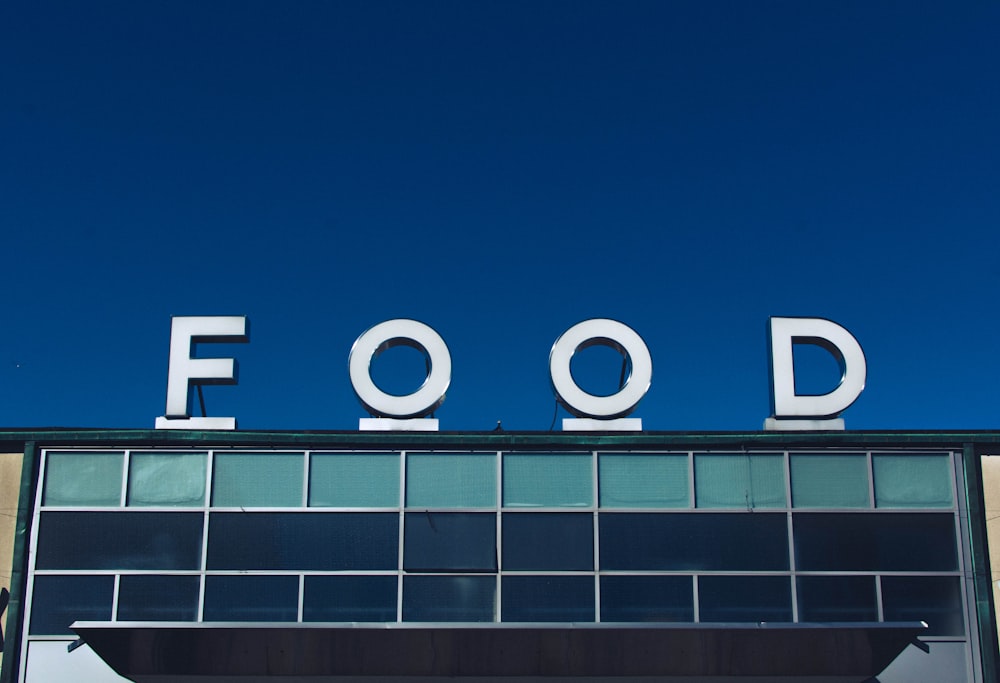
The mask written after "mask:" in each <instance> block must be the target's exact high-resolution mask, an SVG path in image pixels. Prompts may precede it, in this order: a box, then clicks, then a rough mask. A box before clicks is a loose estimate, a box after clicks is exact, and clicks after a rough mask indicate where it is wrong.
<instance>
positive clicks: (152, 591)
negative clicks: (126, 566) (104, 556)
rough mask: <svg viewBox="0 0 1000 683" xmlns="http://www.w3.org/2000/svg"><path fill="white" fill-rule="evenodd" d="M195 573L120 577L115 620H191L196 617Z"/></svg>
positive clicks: (196, 578)
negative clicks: (187, 574) (191, 574)
mask: <svg viewBox="0 0 1000 683" xmlns="http://www.w3.org/2000/svg"><path fill="white" fill-rule="evenodd" d="M200 585H201V580H200V579H199V578H198V577H197V576H138V575H128V574H126V575H125V576H122V577H121V580H120V582H119V584H118V620H119V621H195V620H196V619H197V618H198V588H199V586H200Z"/></svg>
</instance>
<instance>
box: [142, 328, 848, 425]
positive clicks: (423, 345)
mask: <svg viewBox="0 0 1000 683" xmlns="http://www.w3.org/2000/svg"><path fill="white" fill-rule="evenodd" d="M248 341H249V333H248V323H247V319H246V317H245V316H194V317H188V316H178V317H174V318H173V319H172V326H171V333H170V362H169V366H168V370H167V408H166V414H165V415H164V416H163V417H158V418H156V428H157V429H201V430H232V429H236V418H235V417H207V416H205V415H204V412H205V407H204V402H203V401H202V406H201V408H202V413H203V416H202V417H194V416H192V414H191V412H192V411H191V401H192V389H195V390H197V392H198V393H199V397H200V392H201V386H202V385H205V384H236V382H237V365H236V360H235V359H233V358H194V357H192V349H193V346H194V344H196V343H212V342H228V343H235V342H243V343H245V342H248ZM797 344H812V345H816V346H819V347H821V348H823V349H825V350H826V351H828V352H829V353H830V354H832V355H833V357H834V358H835V359H836V360H837V362H838V363H839V365H840V371H841V377H840V382H839V384H838V386H837V387H836V388H835V389H833V390H832V391H830V392H828V393H826V394H822V395H808V394H798V393H796V391H795V366H794V362H793V361H794V348H795V345H797ZM401 345H404V346H409V347H412V348H415V349H417V350H418V351H420V352H421V353H423V354H424V357H425V358H426V360H427V377H426V379H425V380H424V382H423V384H422V385H421V386H420V388H418V389H417V390H416V391H415V392H413V393H410V394H406V395H403V396H396V395H393V394H388V393H386V392H384V391H382V390H381V389H380V388H379V387H378V386H377V385H376V384H375V382H374V381H373V380H372V378H371V363H372V361H373V360H374V359H375V358H377V357H378V355H379V354H381V353H382V352H383V351H386V350H387V349H390V348H393V347H395V346H401ZM595 345H600V346H606V347H608V348H612V349H614V350H616V351H617V352H618V353H620V354H621V355H622V358H623V360H625V361H626V362H630V363H631V372H629V373H628V376H627V377H624V378H623V382H622V383H621V386H620V387H619V390H618V391H617V392H615V393H614V394H612V395H610V396H597V395H594V394H591V393H588V392H586V391H584V390H583V389H581V388H580V386H579V385H578V384H577V383H576V380H575V379H574V378H573V374H572V372H571V370H570V362H571V360H572V358H573V356H574V354H576V352H578V351H580V350H582V349H585V348H587V347H590V346H595ZM768 346H769V353H768V359H769V362H770V368H771V372H770V375H771V377H770V379H771V385H770V390H771V416H770V417H769V418H767V420H766V421H765V423H764V428H765V429H767V430H807V429H808V430H838V429H844V421H843V419H841V418H840V414H841V413H842V412H843V411H844V410H846V409H847V408H848V407H850V406H851V404H852V403H854V401H855V400H857V398H858V397H859V396H860V395H861V392H862V391H863V390H864V387H865V379H866V375H867V365H866V362H865V355H864V352H863V351H862V349H861V345H860V344H859V343H858V341H857V339H855V338H854V336H853V335H852V334H851V333H850V332H848V331H847V330H846V329H844V328H843V327H841V326H840V325H838V324H837V323H835V322H832V321H830V320H826V319H823V318H780V317H772V318H770V319H769V321H768ZM348 370H349V373H350V380H351V385H352V387H353V388H354V393H355V394H356V395H357V397H358V400H359V401H360V402H361V405H362V406H363V407H364V408H365V410H367V411H368V412H369V413H370V414H371V415H373V416H374V417H371V418H362V419H361V420H360V421H359V424H358V428H359V429H361V430H385V431H395V430H401V431H403V430H405V431H437V429H438V420H437V419H436V418H433V417H428V416H429V415H431V414H432V413H433V412H434V411H435V410H436V409H437V408H438V407H439V406H440V405H441V404H442V402H444V399H445V393H446V392H447V390H448V387H449V385H450V383H451V354H450V352H449V351H448V346H447V344H445V342H444V339H442V338H441V336H440V335H439V334H438V333H437V332H435V331H434V330H433V329H432V328H431V327H429V326H427V325H425V324H424V323H421V322H418V321H416V320H407V319H395V320H387V321H385V322H382V323H379V324H378V325H375V326H374V327H371V328H370V329H368V330H366V331H365V332H364V333H363V334H362V335H361V336H360V337H358V339H357V340H356V341H355V342H354V346H353V347H352V348H351V352H350V355H349V357H348ZM549 377H550V379H551V382H552V389H553V391H554V392H555V395H556V400H557V401H559V403H560V404H561V405H562V406H563V407H564V408H565V409H566V410H567V411H569V412H570V413H571V414H572V415H574V417H573V418H568V419H565V420H563V430H564V431H592V430H600V431H640V430H641V429H642V420H641V419H640V418H631V417H628V416H629V415H630V414H631V413H632V412H633V411H634V410H635V408H636V406H637V405H638V404H639V402H640V401H641V400H642V398H643V396H645V395H646V392H647V391H648V390H649V387H650V384H651V382H652V377H653V361H652V357H651V355H650V353H649V349H648V348H647V347H646V343H645V342H644V341H643V340H642V337H640V336H639V335H638V333H636V332H635V331H634V330H633V329H632V328H630V327H628V326H627V325H625V324H624V323H621V322H618V321H617V320H609V319H606V318H595V319H591V320H584V321H583V322H580V323H577V324H576V325H573V326H572V327H571V328H569V329H568V330H566V331H565V332H564V333H563V334H561V335H560V336H559V338H558V339H556V341H555V343H554V344H553V345H552V350H551V352H550V353H549Z"/></svg>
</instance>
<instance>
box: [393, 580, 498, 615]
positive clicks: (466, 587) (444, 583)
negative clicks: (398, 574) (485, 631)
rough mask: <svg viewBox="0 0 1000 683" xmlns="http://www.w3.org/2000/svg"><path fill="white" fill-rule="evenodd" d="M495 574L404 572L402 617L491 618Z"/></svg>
mask: <svg viewBox="0 0 1000 683" xmlns="http://www.w3.org/2000/svg"><path fill="white" fill-rule="evenodd" d="M496 583H497V580H496V577H495V576H474V575H473V576H406V577H404V578H403V621H493V615H494V612H495V611H496V610H495V604H496Z"/></svg>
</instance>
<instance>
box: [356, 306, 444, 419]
mask: <svg viewBox="0 0 1000 683" xmlns="http://www.w3.org/2000/svg"><path fill="white" fill-rule="evenodd" d="M394 346H409V347H411V348H414V349H417V350H418V351H420V352H421V353H423V354H424V357H425V358H426V359H427V361H429V365H430V368H429V370H428V374H427V378H426V379H425V380H424V383H423V384H422V385H420V388H419V389H417V390H416V391H415V392H413V393H412V394H407V395H405V396H394V395H392V394H387V393H386V392H384V391H382V390H381V389H379V388H378V387H377V386H376V385H375V382H373V381H372V376H371V362H372V361H373V360H374V359H375V358H377V357H378V356H379V354H381V353H382V352H383V351H386V350H388V349H391V348H392V347H394ZM347 365H348V370H349V371H350V373H351V385H352V386H353V387H354V393H355V395H357V397H358V400H359V401H361V405H363V406H364V407H365V410H367V411H368V412H370V413H372V414H373V415H378V416H379V418H380V419H365V418H362V419H361V422H360V424H359V428H360V429H362V430H376V429H378V430H383V429H385V430H390V429H401V430H421V431H434V430H436V428H437V420H409V419H400V418H419V417H424V416H425V415H429V414H430V413H432V412H434V411H435V410H436V409H437V407H438V406H440V405H441V404H442V403H443V402H444V395H445V392H446V391H447V390H448V385H449V384H451V354H450V353H449V352H448V346H447V345H446V344H445V343H444V339H442V338H441V335H439V334H438V333H437V332H435V331H434V330H433V329H431V328H430V327H428V326H427V325H425V324H423V323H421V322H417V321H416V320H407V319H402V318H401V319H397V320H387V321H385V322H383V323H379V324H378V325H375V326H374V327H372V328H370V329H368V330H367V331H365V332H364V333H363V334H362V335H361V336H360V337H358V339H357V341H355V342H354V346H353V347H351V355H350V357H349V358H348V361H347ZM381 418H388V419H381Z"/></svg>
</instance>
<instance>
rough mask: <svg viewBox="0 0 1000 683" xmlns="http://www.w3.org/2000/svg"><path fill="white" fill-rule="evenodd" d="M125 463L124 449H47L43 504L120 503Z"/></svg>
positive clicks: (95, 504)
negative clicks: (97, 451) (107, 451)
mask: <svg viewBox="0 0 1000 683" xmlns="http://www.w3.org/2000/svg"><path fill="white" fill-rule="evenodd" d="M124 463H125V454H124V453H81V452H77V453H48V454H47V455H46V456H45V491H44V492H43V494H42V505H51V506H56V505H59V506H69V505H88V506H101V507H105V506H117V505H120V504H121V501H122V467H123V466H124Z"/></svg>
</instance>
